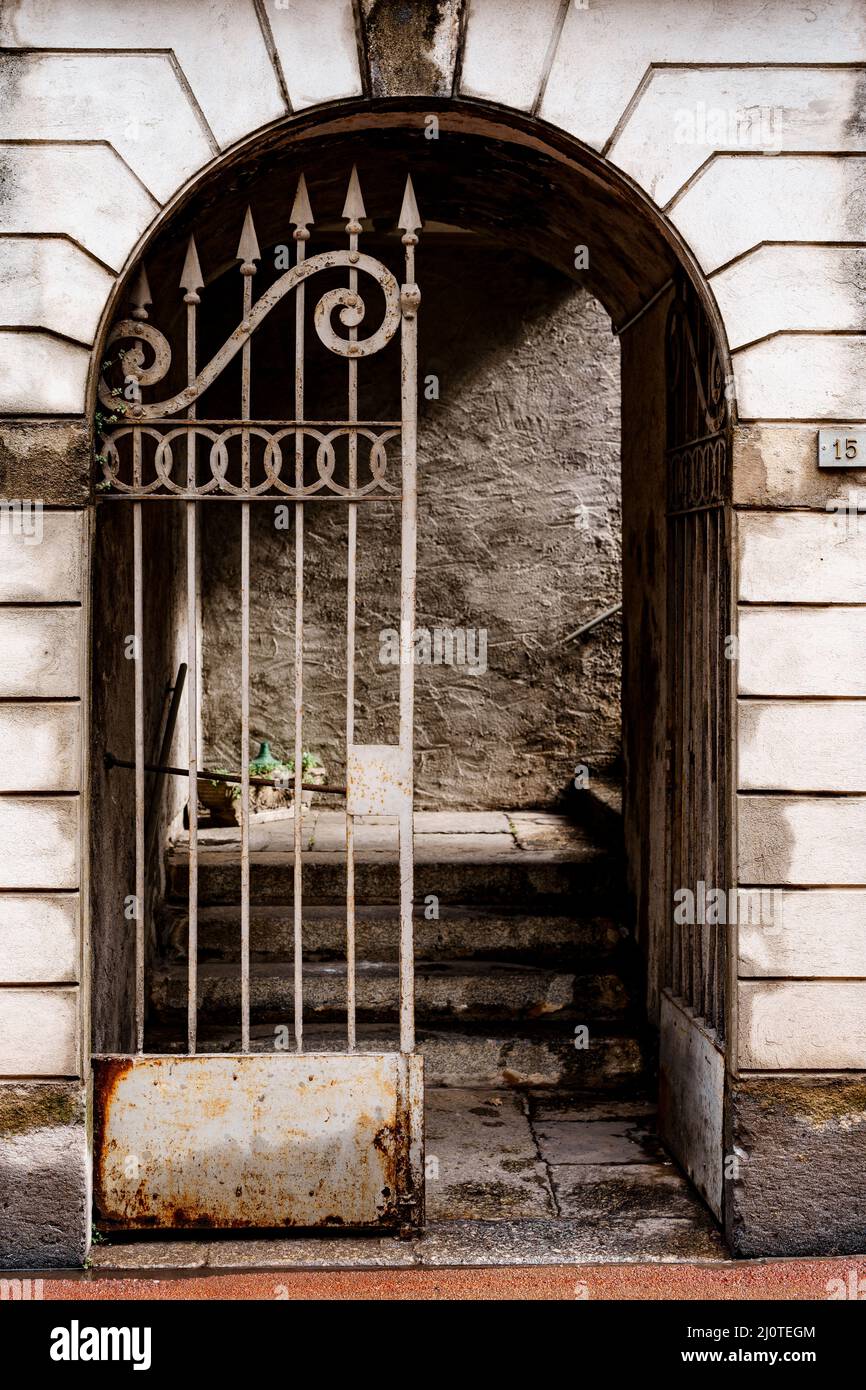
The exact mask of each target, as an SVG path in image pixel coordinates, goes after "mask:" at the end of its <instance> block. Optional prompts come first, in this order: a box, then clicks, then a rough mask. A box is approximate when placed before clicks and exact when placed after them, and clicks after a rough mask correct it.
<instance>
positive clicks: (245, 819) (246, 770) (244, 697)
mask: <svg viewBox="0 0 866 1390" xmlns="http://www.w3.org/2000/svg"><path fill="white" fill-rule="evenodd" d="M254 271H255V266H254V264H253V263H252V262H251V261H250V262H244V264H243V265H242V266H241V274H242V276H243V281H244V322H246V321H247V320H248V319H249V316H250V311H251V309H252V302H253V280H252V277H253V273H254ZM249 418H250V339H249V337H247V340H246V342H245V343H244V345H243V349H242V351H241V419H243V420H248V419H249ZM241 475H242V486H243V487H244V488H248V487H249V484H250V436H249V431H248V430H246V429H245V430H244V432H243V434H242V436H241ZM249 1050H250V504H249V502H246V501H244V502H242V503H241V1051H242V1052H249Z"/></svg>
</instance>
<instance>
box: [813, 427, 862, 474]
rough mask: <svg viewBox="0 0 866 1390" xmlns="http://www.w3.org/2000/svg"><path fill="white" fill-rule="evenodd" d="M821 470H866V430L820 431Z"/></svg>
mask: <svg viewBox="0 0 866 1390" xmlns="http://www.w3.org/2000/svg"><path fill="white" fill-rule="evenodd" d="M818 467H819V468H866V428H863V429H856V428H855V429H844V430H819V431H818Z"/></svg>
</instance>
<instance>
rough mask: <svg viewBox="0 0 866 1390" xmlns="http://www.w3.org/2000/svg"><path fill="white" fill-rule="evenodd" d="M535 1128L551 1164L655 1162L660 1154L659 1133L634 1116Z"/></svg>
mask: <svg viewBox="0 0 866 1390" xmlns="http://www.w3.org/2000/svg"><path fill="white" fill-rule="evenodd" d="M533 1128H534V1130H535V1136H536V1138H537V1140H538V1146H539V1149H540V1152H541V1155H542V1157H543V1158H544V1160H545V1162H547V1163H651V1162H653V1160H654V1159H656V1158H657V1156H658V1153H659V1142H658V1139H657V1137H656V1135H655V1134H654V1133H653V1132H652V1131H651V1130H649V1129H647V1128H646V1127H645V1126H644V1125H643V1124H642V1123H641V1122H640V1121H638V1120H634V1119H619V1120H564V1121H559V1122H558V1123H556V1124H552V1125H539V1124H538V1123H535V1125H534V1126H533Z"/></svg>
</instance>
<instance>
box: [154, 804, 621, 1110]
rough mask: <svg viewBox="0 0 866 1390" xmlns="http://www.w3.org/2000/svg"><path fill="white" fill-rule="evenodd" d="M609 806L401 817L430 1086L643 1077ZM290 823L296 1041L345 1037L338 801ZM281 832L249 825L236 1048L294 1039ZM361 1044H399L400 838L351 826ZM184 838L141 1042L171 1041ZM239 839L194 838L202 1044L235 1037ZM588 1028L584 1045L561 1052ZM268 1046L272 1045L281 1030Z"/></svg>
mask: <svg viewBox="0 0 866 1390" xmlns="http://www.w3.org/2000/svg"><path fill="white" fill-rule="evenodd" d="M614 802H615V797H614V795H613V794H612V792H611V790H610V789H609V788H604V787H602V788H601V789H599V790H598V791H597V792H595V793H594V794H593V795H592V796H589V795H588V794H584V795H583V801H582V805H581V807H579V808H578V809H579V816H578V817H569V818H566V817H564V816H555V815H548V814H545V813H541V812H515V813H513V814H508V813H505V812H461V813H452V812H435V813H434V812H419V813H417V814H416V818H415V831H416V833H415V839H416V870H415V901H416V904H417V906H416V913H415V949H416V976H415V994H416V1024H417V1033H418V1045H419V1048H420V1050H421V1051H422V1052H423V1053H424V1055H425V1058H426V1079H427V1084H428V1085H429V1086H437V1085H445V1086H455V1087H479V1086H483V1087H503V1086H530V1085H531V1086H544V1087H547V1086H550V1087H563V1088H569V1089H575V1090H580V1091H603V1092H605V1093H606V1094H609V1093H610V1092H612V1091H613V1090H616V1091H617V1092H619V1093H622V1092H623V1091H624V1090H628V1089H630V1088H631V1087H632V1086H635V1087H638V1086H639V1085H640V1084H641V1081H642V1079H643V1077H642V1073H643V1062H642V1046H641V1037H640V1018H641V993H642V986H641V983H640V968H639V961H638V959H637V952H636V949H635V947H634V943H633V942H632V940H631V938H630V936H629V934H628V932H627V931H626V930H625V928H624V927H623V925H622V923H621V915H620V898H621V891H622V864H621V855H620V852H619V847H618V843H617V836H618V817H617V810H616V807H615V804H614ZM303 830H304V846H305V848H304V1038H305V1045H306V1047H307V1048H308V1050H311V1051H318V1050H331V1049H334V1050H341V1049H344V1048H345V997H346V967H345V962H344V960H343V959H342V957H343V955H344V950H345V945H344V939H345V908H344V901H345V863H344V858H343V836H344V831H343V818H342V815H341V813H340V812H334V811H328V810H322V811H319V810H316V809H313V810H311V811H309V812H307V813H306V814H305V816H304V822H303ZM292 834H293V824H292V821H291V820H288V821H285V820H283V821H270V822H268V823H265V824H255V825H253V827H252V828H251V837H250V842H251V881H252V890H251V891H252V899H251V911H250V937H251V947H250V949H251V966H250V996H251V1046H252V1047H253V1049H260V1048H261V1049H272V1048H273V1047H274V1046H275V1039H276V1038H277V1037H278V1036H279V1034H280V1032H281V1031H282V1034H283V1039H285V1038H286V1037H288V1038H290V1039H291V1041H290V1042H289V1044H288V1045H289V1046H292V1047H293V1046H294V1037H293V1031H294V1023H293V1019H294V1002H293V975H294V971H293V964H292V939H293V913H292V905H291V904H292V879H293V856H292ZM356 846H357V848H356V874H355V880H356V901H357V904H358V906H357V911H356V937H357V960H358V967H357V977H356V978H357V1022H358V1046H359V1047H360V1048H362V1049H372V1050H378V1049H391V1048H394V1047H395V1046H396V1040H397V1035H398V1033H397V1005H398V973H397V941H398V930H397V900H398V880H397V865H396V840H395V831H394V829H393V827H392V826H391V825H389V824H386V823H384V822H379V823H363V824H360V825H359V826H358V827H357V828H356ZM187 884H188V845H187V843H186V842H185V841H184V840H182V839H181V840H179V841H177V842H176V843H174V844H173V845H172V846H170V848H169V851H168V860H167V900H166V904H165V907H164V909H163V915H162V920H161V925H160V932H159V952H158V956H157V959H156V960H155V961H154V962H153V964H152V966H151V970H150V972H149V979H150V982H151V987H150V998H149V1014H148V1025H149V1037H148V1044H147V1045H148V1048H149V1049H150V1050H159V1051H164V1052H165V1051H169V1052H170V1051H175V1050H176V1051H182V1050H184V1047H185V1026H186V991H187V961H186V954H187V912H186V895H187ZM239 901H240V847H239V842H238V832H237V831H236V830H210V831H207V830H206V831H203V832H202V833H201V836H200V848H199V924H198V933H199V969H198V1005H199V1033H198V1037H199V1049H200V1050H201V1051H232V1050H235V1051H236V1050H238V1049H239V1048H240V980H239V945H240V909H239ZM581 1025H585V1026H586V1029H587V1030H588V1038H587V1039H586V1041H587V1044H588V1045H586V1046H583V1047H581V1046H575V1043H576V1041H580V1040H581V1039H580V1037H579V1036H578V1035H576V1032H575V1030H576V1029H580V1027H581ZM281 1045H282V1046H286V1042H285V1041H283V1042H282V1044H281Z"/></svg>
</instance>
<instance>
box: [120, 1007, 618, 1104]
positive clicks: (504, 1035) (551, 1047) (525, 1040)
mask: <svg viewBox="0 0 866 1390" xmlns="http://www.w3.org/2000/svg"><path fill="white" fill-rule="evenodd" d="M182 1034H183V1030H182V1029H181V1028H179V1027H177V1026H174V1025H171V1026H169V1025H165V1024H162V1025H156V1026H152V1027H150V1028H149V1029H148V1035H147V1039H146V1049H147V1051H149V1052H160V1053H173V1052H178V1053H182V1052H185V1051H186V1042H185V1039H184V1037H183V1036H182ZM289 1045H290V1046H292V1047H293V1046H294V1040H293V1039H292V1040H291V1041H290V1044H289ZM304 1045H305V1048H306V1050H307V1051H308V1052H342V1051H345V1049H346V1033H345V1027H344V1026H343V1025H342V1024H322V1023H317V1024H315V1025H311V1026H309V1027H308V1028H306V1029H305V1031H304ZM250 1047H251V1050H252V1051H253V1052H258V1051H271V1050H273V1049H274V1029H273V1026H271V1025H269V1024H254V1025H253V1026H252V1027H251V1029H250ZM397 1047H398V1041H397V1034H396V1029H395V1028H393V1027H391V1028H385V1027H383V1026H381V1025H378V1026H377V1025H371V1024H367V1025H365V1024H362V1025H360V1027H359V1029H358V1049H359V1051H362V1052H381V1051H389V1052H390V1051H395V1050H396V1049H397ZM198 1050H199V1052H240V1050H241V1037H240V1028H239V1027H238V1028H234V1027H228V1026H225V1025H223V1026H220V1025H217V1024H209V1023H205V1022H203V1023H202V1024H201V1026H200V1028H199V1033H198ZM418 1051H419V1052H421V1053H422V1055H423V1056H424V1059H425V1068H424V1071H425V1084H426V1085H427V1086H491V1087H498V1086H507V1087H511V1086H539V1087H564V1088H569V1089H573V1090H580V1091H592V1092H603V1093H608V1092H610V1091H612V1090H616V1089H618V1088H620V1087H622V1086H624V1085H632V1084H637V1083H639V1082H640V1080H641V1077H642V1073H643V1071H644V1063H643V1056H642V1050H641V1044H640V1041H639V1039H638V1038H637V1037H634V1036H632V1035H630V1034H619V1033H617V1032H615V1031H614V1030H611V1029H606V1030H605V1029H602V1030H599V1032H598V1033H596V1032H595V1031H594V1030H593V1029H592V1028H590V1037H589V1046H588V1047H586V1048H581V1049H577V1048H575V1046H574V1040H573V1037H572V1036H571V1035H570V1034H569V1032H568V1031H567V1030H565V1029H563V1028H562V1027H557V1026H556V1025H554V1026H551V1025H550V1024H546V1025H542V1024H538V1025H535V1026H534V1027H528V1026H526V1025H524V1026H523V1027H522V1028H519V1029H509V1030H499V1029H497V1030H492V1029H490V1028H489V1027H481V1028H478V1029H470V1028H469V1027H461V1028H460V1029H456V1028H455V1029H446V1028H440V1029H430V1028H420V1029H419V1030H418Z"/></svg>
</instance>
